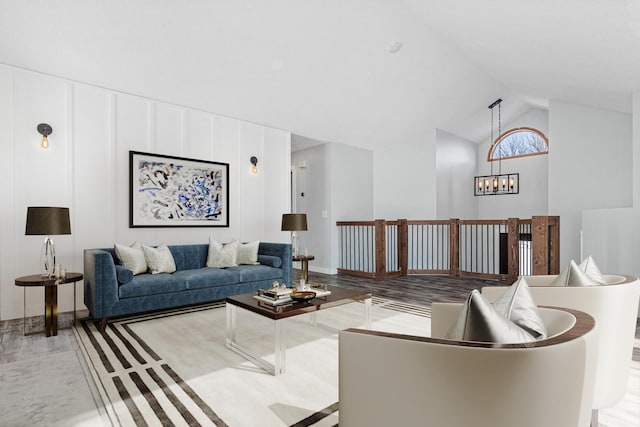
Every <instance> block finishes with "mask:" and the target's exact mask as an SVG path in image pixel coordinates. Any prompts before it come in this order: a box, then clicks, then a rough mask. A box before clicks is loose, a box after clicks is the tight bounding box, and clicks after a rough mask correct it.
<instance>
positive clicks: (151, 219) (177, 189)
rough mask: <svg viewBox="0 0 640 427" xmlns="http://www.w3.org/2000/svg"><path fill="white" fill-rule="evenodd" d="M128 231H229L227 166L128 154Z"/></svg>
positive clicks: (151, 155) (151, 154) (178, 158)
mask: <svg viewBox="0 0 640 427" xmlns="http://www.w3.org/2000/svg"><path fill="white" fill-rule="evenodd" d="M129 227H130V228H141V227H229V164H228V163H221V162H214V161H208V160H198V159H189V158H186V157H174V156H167V155H162V154H153V153H144V152H140V151H129Z"/></svg>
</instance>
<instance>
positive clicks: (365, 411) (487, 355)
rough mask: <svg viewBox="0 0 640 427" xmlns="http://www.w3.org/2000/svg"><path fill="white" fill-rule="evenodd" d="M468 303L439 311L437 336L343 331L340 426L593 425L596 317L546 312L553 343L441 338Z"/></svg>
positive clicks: (573, 312) (438, 307) (440, 305)
mask: <svg viewBox="0 0 640 427" xmlns="http://www.w3.org/2000/svg"><path fill="white" fill-rule="evenodd" d="M461 308H462V304H453V303H434V304H433V305H432V337H431V338H425V337H418V336H409V335H399V334H391V333H384V332H379V331H367V330H359V329H347V330H345V331H341V332H340V338H339V339H340V345H339V369H340V375H339V394H340V396H339V401H340V425H341V426H346V427H350V426H357V427H360V426H392V425H430V426H476V427H482V426H487V427H489V426H491V427H501V426H502V427H512V426H519V427H522V426H524V427H534V426H535V427H540V426H552V425H555V426H563V427H571V426H579V427H583V426H587V425H589V419H590V415H591V404H592V401H591V399H592V396H593V381H594V376H593V372H594V369H595V351H594V345H595V339H596V334H597V330H596V328H595V322H594V320H593V318H592V317H591V316H589V315H588V314H585V313H583V312H580V311H576V310H571V309H556V308H541V309H540V315H541V317H542V319H543V321H544V323H545V326H546V327H547V329H548V331H549V338H547V339H544V340H540V341H535V342H532V343H526V344H491V343H481V342H471V341H452V340H446V339H443V338H442V337H444V335H445V334H446V332H447V330H448V328H449V326H450V325H451V324H452V323H453V321H454V320H455V318H456V317H457V316H458V313H459V312H460V309H461Z"/></svg>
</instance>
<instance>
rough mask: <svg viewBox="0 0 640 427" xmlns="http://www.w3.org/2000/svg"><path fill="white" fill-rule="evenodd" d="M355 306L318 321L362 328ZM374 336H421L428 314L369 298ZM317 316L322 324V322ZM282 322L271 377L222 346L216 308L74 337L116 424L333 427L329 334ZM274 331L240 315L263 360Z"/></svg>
mask: <svg viewBox="0 0 640 427" xmlns="http://www.w3.org/2000/svg"><path fill="white" fill-rule="evenodd" d="M362 310H363V307H362V304H361V303H353V304H349V305H346V306H342V307H336V308H332V309H330V310H323V311H321V312H318V320H319V321H321V322H322V323H325V324H329V325H331V326H333V327H336V328H338V329H344V328H347V327H358V326H361V323H358V322H360V321H361V320H362V319H361V318H362ZM371 314H372V320H373V326H374V328H375V329H380V330H388V331H398V332H405V333H417V334H421V335H425V336H428V335H429V316H430V310H429V309H428V308H425V307H420V306H416V305H411V304H405V303H398V302H395V301H390V300H386V299H381V298H374V299H373V308H372V313H371ZM321 315H322V316H324V317H321ZM305 317H306V316H298V317H295V318H292V319H284V321H285V322H287V325H286V330H287V354H286V357H287V371H286V372H285V373H284V374H282V375H279V376H278V377H274V376H272V375H269V374H267V373H266V372H264V371H262V370H261V369H259V368H257V367H255V366H254V365H253V364H252V363H251V362H248V361H246V360H245V359H243V358H241V357H240V356H238V355H236V354H235V353H233V352H231V351H230V350H229V349H227V348H226V347H225V308H224V303H223V302H217V303H213V304H207V305H202V306H195V307H189V308H184V309H178V310H171V311H165V312H159V313H153V314H147V315H140V316H133V317H129V318H123V319H119V320H118V321H115V322H112V323H109V324H108V326H107V330H106V331H105V332H104V333H101V332H100V331H99V330H98V324H97V323H95V322H92V321H83V322H81V323H80V324H79V325H78V326H76V328H75V333H76V337H77V339H78V342H79V344H80V347H81V349H82V351H83V353H84V356H85V358H86V360H87V364H88V366H89V368H90V370H91V373H92V375H93V378H94V380H95V383H96V385H97V388H98V389H99V391H100V394H101V396H102V399H103V402H104V405H105V410H106V412H107V413H108V415H109V417H110V419H111V420H112V422H113V424H114V425H122V426H147V425H148V426H154V425H162V426H167V425H188V426H198V425H201V426H227V425H228V426H232V427H234V426H255V425H260V426H319V427H321V426H334V425H337V424H338V403H337V393H338V390H337V376H338V366H337V363H338V360H337V359H338V357H337V356H338V352H337V334H335V333H333V332H329V331H327V330H325V329H322V328H317V327H313V326H311V325H309V324H308V323H307V322H308V320H307V319H305ZM272 324H273V322H272V321H270V320H268V319H264V318H262V317H260V316H257V315H255V314H253V313H249V312H244V310H240V312H239V313H238V325H239V329H238V339H239V340H240V341H242V340H243V341H245V342H246V344H247V346H249V348H250V349H251V350H252V351H253V352H255V353H258V354H262V355H263V357H264V358H265V359H267V360H269V358H270V357H272V353H273V334H272V331H273V330H272Z"/></svg>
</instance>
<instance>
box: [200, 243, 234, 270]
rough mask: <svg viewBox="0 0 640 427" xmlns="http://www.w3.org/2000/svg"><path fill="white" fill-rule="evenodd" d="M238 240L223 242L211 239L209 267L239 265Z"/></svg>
mask: <svg viewBox="0 0 640 427" xmlns="http://www.w3.org/2000/svg"><path fill="white" fill-rule="evenodd" d="M237 257H238V241H237V240H233V241H231V242H229V243H227V244H224V245H223V244H222V243H220V242H218V241H217V240H215V239H213V238H210V239H209V254H208V256H207V267H214V268H225V267H235V266H237V265H238V264H237V262H236V259H237Z"/></svg>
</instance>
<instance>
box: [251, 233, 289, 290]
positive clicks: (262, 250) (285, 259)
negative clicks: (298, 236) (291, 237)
mask: <svg viewBox="0 0 640 427" xmlns="http://www.w3.org/2000/svg"><path fill="white" fill-rule="evenodd" d="M258 255H271V256H277V257H278V258H280V259H281V260H282V265H281V266H280V268H281V269H282V270H283V272H282V273H283V275H282V278H283V280H284V283H286V284H287V285H288V286H291V285H293V281H292V280H293V278H292V276H291V272H292V270H293V258H292V256H291V243H269V242H260V247H259V248H258Z"/></svg>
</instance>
